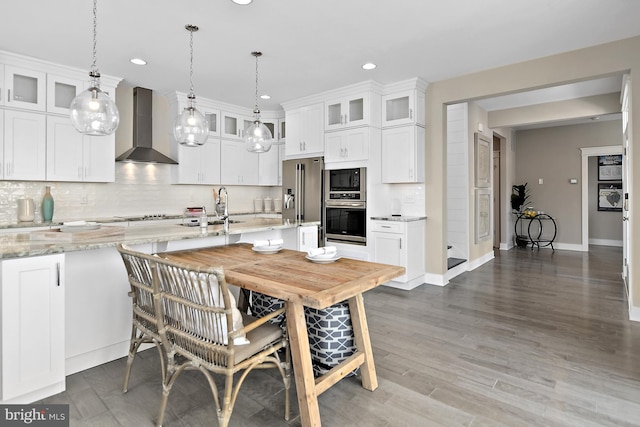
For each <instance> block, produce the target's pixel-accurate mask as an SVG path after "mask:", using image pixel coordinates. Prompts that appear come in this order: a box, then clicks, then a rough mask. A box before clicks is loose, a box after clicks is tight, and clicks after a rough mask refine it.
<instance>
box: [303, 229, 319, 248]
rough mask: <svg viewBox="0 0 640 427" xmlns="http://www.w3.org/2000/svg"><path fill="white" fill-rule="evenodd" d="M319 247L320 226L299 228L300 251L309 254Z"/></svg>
mask: <svg viewBox="0 0 640 427" xmlns="http://www.w3.org/2000/svg"><path fill="white" fill-rule="evenodd" d="M317 247H318V226H316V225H303V226H300V227H298V250H299V251H301V252H307V251H308V250H309V249H316V248H317Z"/></svg>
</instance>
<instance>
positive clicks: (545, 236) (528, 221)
mask: <svg viewBox="0 0 640 427" xmlns="http://www.w3.org/2000/svg"><path fill="white" fill-rule="evenodd" d="M532 226H533V227H532ZM514 228H515V233H516V244H517V245H518V246H521V247H526V246H527V245H528V244H529V243H531V250H533V248H534V247H536V246H537V247H538V249H540V248H544V247H546V246H551V249H553V250H555V248H554V247H553V241H554V240H555V238H556V235H557V233H558V227H557V225H556V220H555V219H553V217H552V216H551V215H548V214H545V213H541V214H537V215H535V216H527V215H524V214H522V213H520V214H518V218H517V219H516V223H515V226H514ZM522 243H523V244H522Z"/></svg>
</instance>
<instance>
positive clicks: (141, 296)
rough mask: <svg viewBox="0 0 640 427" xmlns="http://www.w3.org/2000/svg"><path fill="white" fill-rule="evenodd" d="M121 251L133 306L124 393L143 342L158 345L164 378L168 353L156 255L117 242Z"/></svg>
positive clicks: (163, 376) (123, 386)
mask: <svg viewBox="0 0 640 427" xmlns="http://www.w3.org/2000/svg"><path fill="white" fill-rule="evenodd" d="M117 249H118V252H120V255H121V256H122V261H123V262H124V265H125V268H126V269H127V276H128V278H129V284H130V286H131V291H129V296H130V297H131V302H132V305H133V317H132V326H131V340H130V341H129V355H128V357H127V367H126V369H125V374H124V382H123V385H122V392H123V393H126V392H127V390H128V387H129V377H130V376H131V368H132V366H133V360H134V358H135V355H136V353H137V351H138V349H139V348H140V346H141V345H142V344H147V343H152V344H155V346H156V348H157V349H158V353H159V354H160V364H161V371H162V378H163V380H164V378H165V376H166V369H167V368H166V366H167V363H166V354H165V352H164V350H163V349H162V340H161V339H160V334H159V332H158V319H157V316H156V307H157V304H159V299H160V295H159V288H158V281H157V280H156V272H155V270H156V269H155V261H156V258H157V257H155V256H152V255H148V254H145V253H142V252H137V251H134V250H132V249H131V248H129V247H128V246H126V245H122V244H120V245H118V246H117Z"/></svg>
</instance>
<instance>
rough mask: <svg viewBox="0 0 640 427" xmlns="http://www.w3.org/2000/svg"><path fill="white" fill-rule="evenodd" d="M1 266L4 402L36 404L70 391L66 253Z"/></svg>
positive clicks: (2, 396)
mask: <svg viewBox="0 0 640 427" xmlns="http://www.w3.org/2000/svg"><path fill="white" fill-rule="evenodd" d="M0 266H1V277H2V284H1V287H2V291H1V292H2V295H1V300H2V316H1V318H2V320H1V321H2V329H1V334H2V336H1V343H2V359H1V361H2V362H1V363H2V368H1V372H2V384H1V387H2V389H1V396H0V398H1V401H2V403H5V404H13V403H30V402H33V401H36V400H40V399H42V398H44V397H47V396H50V395H53V394H56V393H59V392H62V391H64V389H65V353H64V351H65V349H64V343H65V318H64V316H65V255H64V254H55V255H45V256H37V257H31V258H18V259H10V260H4V261H2V262H1V263H0ZM89 320H90V319H84V321H85V322H87V323H89Z"/></svg>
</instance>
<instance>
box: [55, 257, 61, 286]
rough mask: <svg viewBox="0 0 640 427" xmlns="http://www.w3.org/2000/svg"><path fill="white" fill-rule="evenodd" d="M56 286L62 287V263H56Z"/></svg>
mask: <svg viewBox="0 0 640 427" xmlns="http://www.w3.org/2000/svg"><path fill="white" fill-rule="evenodd" d="M56 286H58V287H60V263H59V262H57V263H56Z"/></svg>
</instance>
